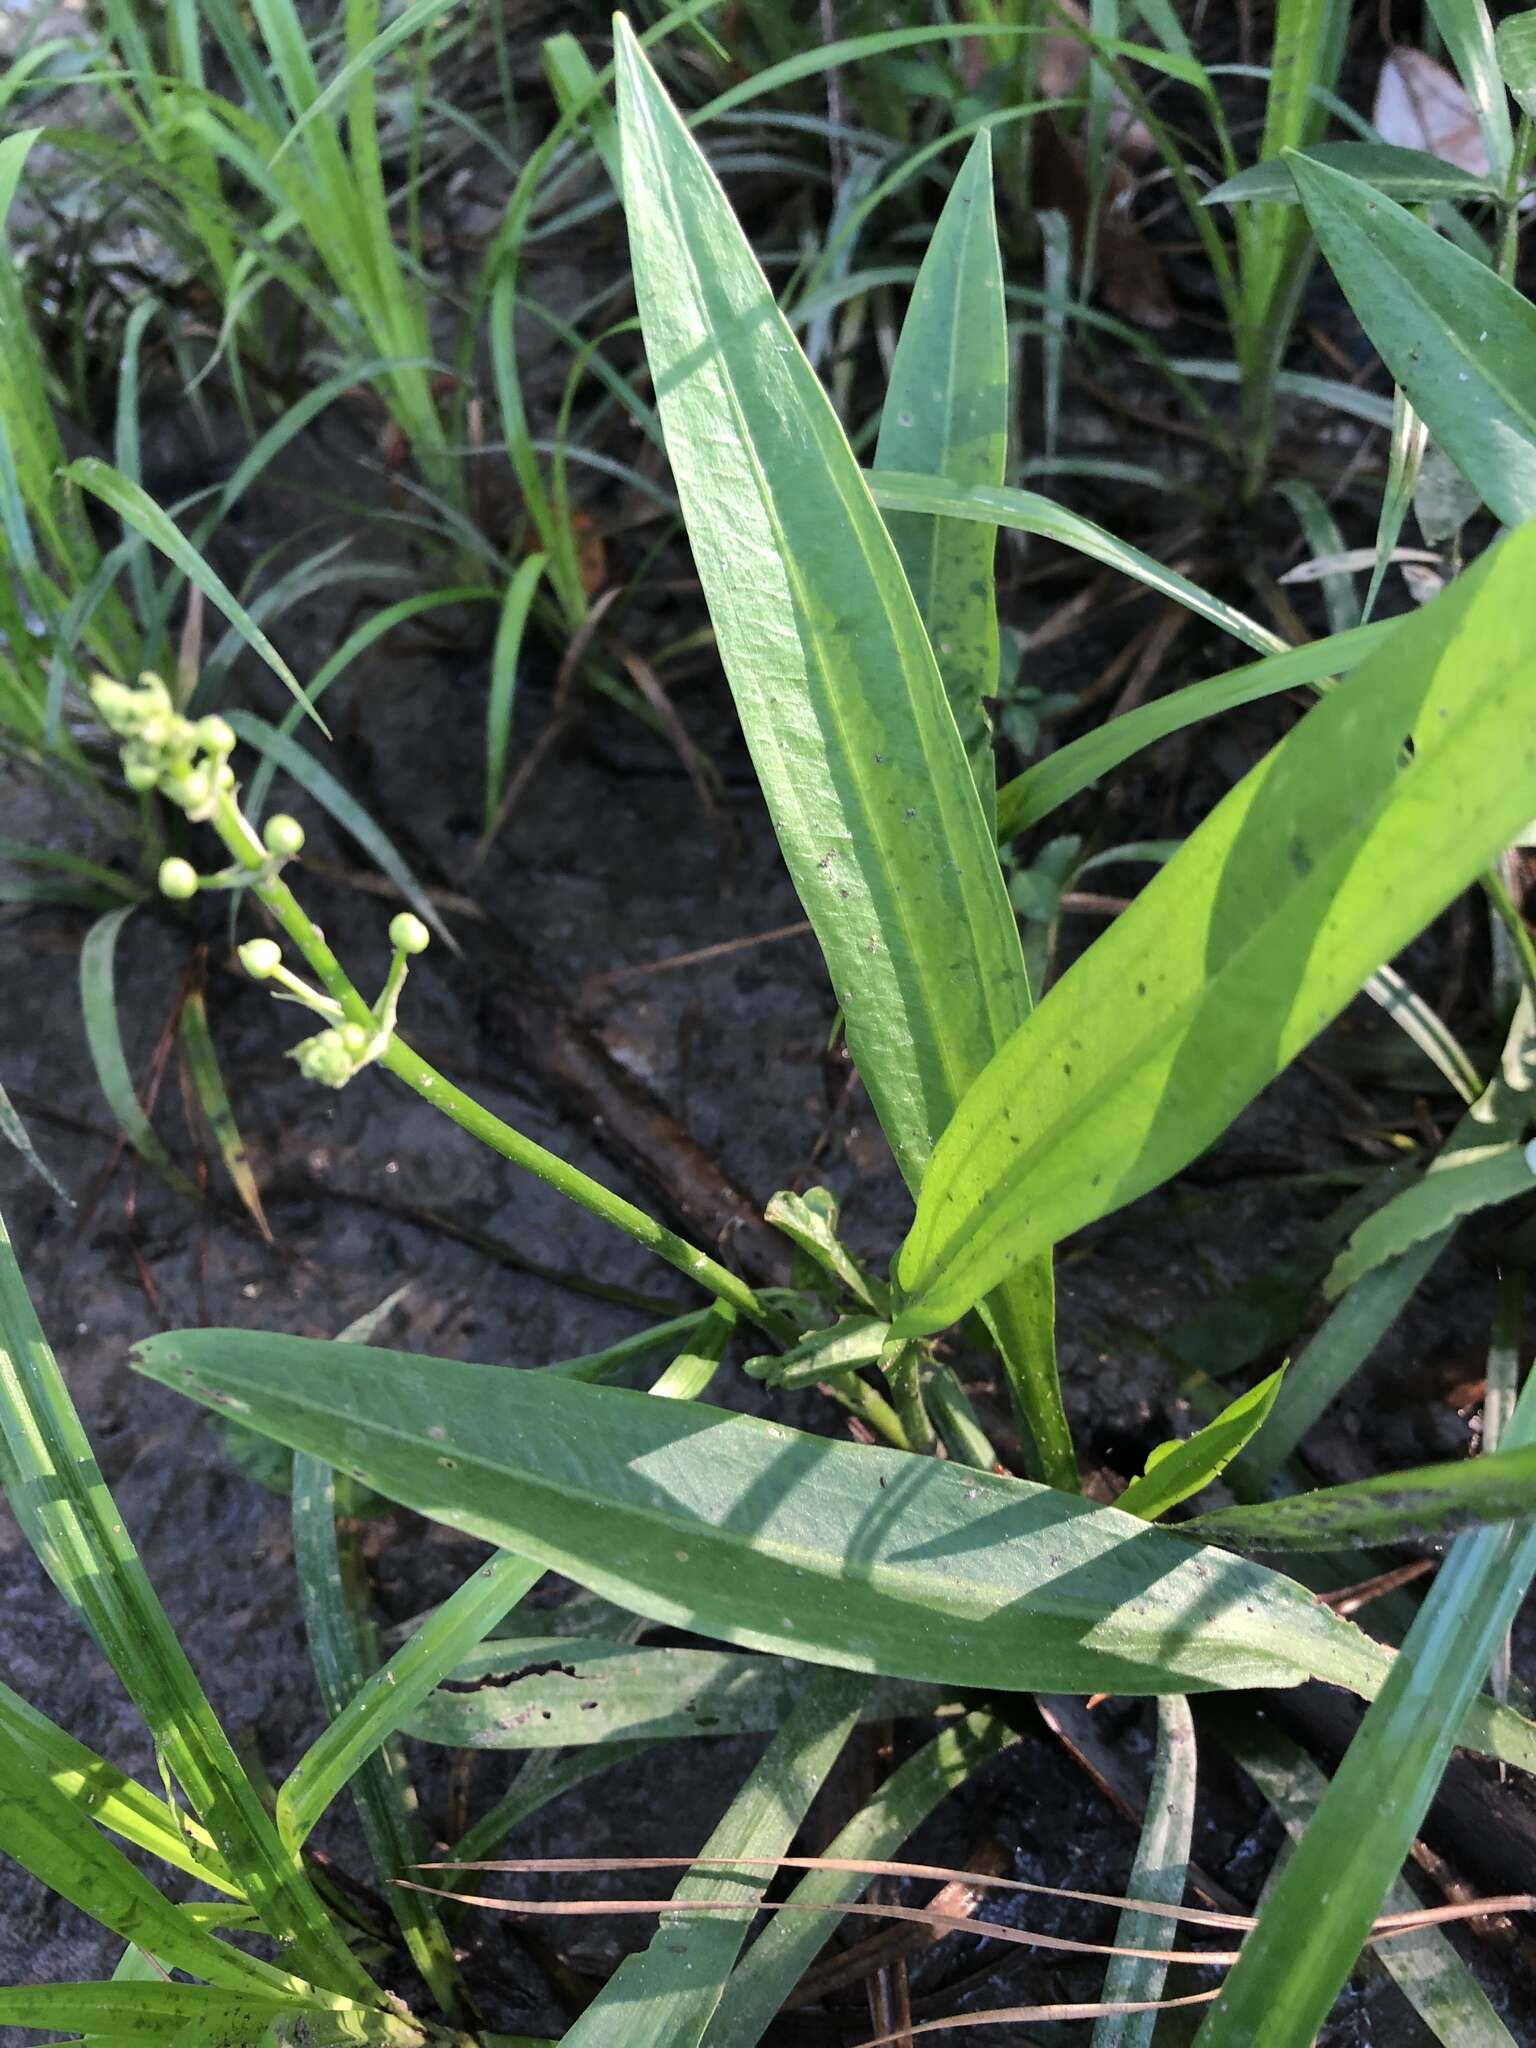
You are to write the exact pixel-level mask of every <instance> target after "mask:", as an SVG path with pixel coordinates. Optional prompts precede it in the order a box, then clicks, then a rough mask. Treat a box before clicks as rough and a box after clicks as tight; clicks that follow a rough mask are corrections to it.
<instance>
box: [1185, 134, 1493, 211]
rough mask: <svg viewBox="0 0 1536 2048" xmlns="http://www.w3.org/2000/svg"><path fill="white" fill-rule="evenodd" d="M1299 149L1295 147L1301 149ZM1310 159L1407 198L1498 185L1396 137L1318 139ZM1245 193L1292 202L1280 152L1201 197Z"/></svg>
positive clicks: (1292, 186)
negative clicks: (1388, 139) (1389, 139)
mask: <svg viewBox="0 0 1536 2048" xmlns="http://www.w3.org/2000/svg"><path fill="white" fill-rule="evenodd" d="M1301 153H1302V152H1298V154H1301ZM1304 153H1305V156H1306V159H1307V161H1308V162H1309V163H1314V164H1322V165H1324V166H1325V167H1326V168H1327V169H1328V170H1332V171H1347V172H1348V173H1349V175H1350V177H1352V178H1358V179H1359V180H1360V181H1361V183H1362V184H1365V185H1370V186H1373V187H1374V188H1375V190H1376V191H1378V192H1385V193H1387V194H1388V195H1389V196H1390V197H1391V198H1393V199H1401V200H1403V201H1405V202H1407V203H1412V202H1414V201H1418V200H1426V199H1462V200H1466V199H1486V198H1487V197H1488V195H1489V194H1490V193H1491V192H1496V191H1497V190H1498V186H1497V184H1496V183H1495V181H1494V180H1493V179H1492V178H1491V177H1489V176H1488V175H1487V173H1486V172H1485V173H1484V174H1483V175H1482V176H1478V175H1477V173H1476V172H1474V171H1467V170H1463V169H1462V167H1461V165H1460V164H1452V163H1447V162H1446V160H1445V158H1444V157H1439V156H1431V155H1430V153H1429V151H1428V150H1426V149H1404V148H1402V147H1401V146H1400V145H1399V144H1398V143H1395V142H1318V143H1314V144H1313V146H1312V147H1311V148H1310V149H1309V150H1307V151H1305V152H1304ZM1246 199H1258V200H1266V201H1269V202H1271V203H1276V202H1277V203H1278V204H1280V205H1282V206H1294V205H1295V204H1296V199H1297V194H1296V181H1295V179H1294V178H1293V177H1292V176H1291V174H1290V171H1289V170H1288V169H1287V159H1286V158H1285V157H1279V156H1276V157H1270V158H1269V159H1268V160H1267V161H1266V162H1264V163H1257V164H1250V165H1249V166H1248V168H1247V170H1246V171H1239V172H1238V174H1237V176H1236V177H1235V178H1228V179H1227V180H1226V182H1225V183H1224V184H1221V185H1218V186H1217V187H1216V189H1215V190H1214V191H1213V192H1207V193H1206V195H1205V198H1204V201H1203V202H1202V203H1203V204H1204V205H1206V206H1236V205H1237V204H1238V203H1239V201H1241V200H1246Z"/></svg>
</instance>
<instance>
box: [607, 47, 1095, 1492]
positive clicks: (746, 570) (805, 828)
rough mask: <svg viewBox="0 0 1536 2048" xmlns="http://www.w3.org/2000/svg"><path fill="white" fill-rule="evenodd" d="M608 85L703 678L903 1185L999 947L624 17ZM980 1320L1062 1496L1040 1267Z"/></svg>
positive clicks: (750, 312)
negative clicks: (723, 701)
mask: <svg viewBox="0 0 1536 2048" xmlns="http://www.w3.org/2000/svg"><path fill="white" fill-rule="evenodd" d="M617 65H618V80H619V122H620V130H621V134H622V137H623V160H624V163H623V168H624V199H625V211H626V215H627V218H628V222H629V235H630V248H631V254H632V258H633V263H634V271H635V290H636V297H637V301H638V304H639V308H640V320H641V326H642V329H643V331H644V335H645V346H646V355H647V358H648V360H649V363H650V368H651V373H652V377H653V379H654V381H655V386H656V392H657V400H658V408H659V411H660V414H661V419H662V426H663V429H664V432H665V436H666V442H667V450H668V454H669V456H670V458H671V462H672V468H673V474H674V477H675V479H676V483H677V490H678V497H679V501H680V503H681V505H682V508H683V516H684V519H685V522H686V524H687V527H688V534H689V539H690V541H691V542H692V546H693V552H694V559H695V562H696V563H697V566H698V570H699V575H700V579H701V581H702V583H703V586H704V594H705V597H706V599H707V600H708V603H709V609H710V616H711V618H712V619H713V621H714V626H715V633H716V638H717V640H718V643H719V648H720V656H721V661H722V663H723V665H724V668H725V672H726V676H727V678H728V679H729V681H730V684H731V688H732V691H733V693H734V695H735V699H736V704H737V708H738V711H739V713H740V716H741V722H742V728H743V731H744V733H745V735H746V740H747V745H748V747H749V749H750V750H751V753H752V757H753V761H754V763H755V765H756V768H757V774H758V779H759V781H760V782H761V784H762V787H763V793H764V796H765V798H766V800H767V803H768V809H769V813H770V815H771V817H772V819H773V824H774V830H775V832H776V833H777V835H778V840H779V845H780V848H781V850H782V852H783V854H784V858H785V862H786V864H787V865H788V868H789V871H790V875H791V878H792V879H793V881H794V884H795V888H796V890H797V891H798V893H799V896H800V900H801V902H802V903H803V904H804V905H805V909H806V914H807V916H808V917H809V918H810V920H811V923H812V925H813V926H814V928H815V931H816V936H817V939H818V941H819V942H820V945H821V949H822V952H823V954H824V956H825V958H826V962H827V967H828V970H829V972H830V975H831V979H832V986H833V989H834V991H835V992H836V996H837V1000H838V1002H839V1003H840V1004H841V1006H842V1010H843V1015H844V1018H845V1021H846V1027H847V1033H848V1043H849V1047H850V1050H851V1051H852V1053H853V1056H854V1058H855V1060H856V1061H857V1062H858V1066H859V1071H860V1074H861V1075H862V1077H863V1079H864V1082H865V1084H866V1086H867V1087H868V1089H869V1093H870V1099H871V1101H872V1102H873V1103H874V1105H875V1110H876V1113H877V1115H878V1116H879V1119H880V1123H881V1126H882V1128H883V1129H884V1131H885V1134H886V1137H887V1138H888V1139H889V1141H890V1144H891V1148H892V1150H893V1151H894V1153H895V1155H896V1160H897V1163H898V1165H899V1166H900V1168H901V1170H902V1173H903V1174H904V1175H905V1177H906V1179H907V1182H908V1185H909V1186H910V1187H913V1188H915V1187H916V1185H917V1183H918V1182H919V1180H920V1179H921V1177H922V1174H923V1170H924V1168H925V1166H926V1164H927V1161H928V1158H929V1155H930V1153H931V1150H932V1148H933V1146H934V1144H935V1142H936V1141H937V1139H938V1137H939V1134H940V1132H941V1131H942V1130H943V1128H944V1126H945V1125H946V1124H947V1123H948V1121H949V1119H950V1117H951V1116H952V1115H953V1113H954V1109H955V1106H956V1104H957V1103H958V1101H959V1099H960V1097H961V1095H962V1094H963V1093H964V1091H965V1089H966V1087H967V1086H968V1085H969V1083H970V1082H971V1080H972V1079H973V1078H974V1076H975V1075H976V1074H977V1073H978V1072H979V1071H980V1070H981V1068H982V1067H983V1066H984V1065H985V1064H986V1061H987V1060H988V1059H989V1058H990V1057H991V1055H992V1053H993V1051H994V1050H995V1049H996V1047H997V1046H998V1045H999V1044H1001V1043H1002V1041H1003V1040H1004V1038H1006V1037H1007V1035H1008V1034H1009V1033H1010V1032H1011V1031H1012V1030H1013V1029H1014V1028H1015V1026H1016V1025H1017V1024H1018V1023H1019V1021H1020V1020H1021V1019H1022V1018H1023V1017H1024V1016H1025V1015H1026V1014H1027V1013H1028V1009H1029V987H1028V982H1027V979H1026V976H1025V972H1024V956H1023V952H1022V949H1021V947H1020V944H1019V935H1018V931H1017V929H1016V927H1015V924H1014V919H1013V913H1012V910H1011V909H1010V907H1009V903H1008V897H1007V892H1006V890H1005V889H1004V887H1003V879H1002V873H1001V870H1000V869H999V867H998V863H997V856H996V852H995V848H994V844H993V839H992V834H991V831H990V828H989V826H988V823H987V818H986V815H985V813H984V812H983V810H982V806H981V802H980V799H979V797H978V795H977V792H976V786H975V783H974V781H973V780H972V777H971V772H970V768H969V765H968V763H967V761H966V758H965V749H964V747H963V746H962V745H961V742H960V736H959V733H958V731H957V729H956V726H955V721H954V717H953V714H952V713H951V711H950V708H949V702H948V699H947V698H946V696H945V693H944V685H943V682H942V680H941V678H940V675H939V671H938V668H937V666H936V664H935V661H934V656H933V651H932V649H931V648H930V646H929V644H928V640H927V637H926V635H925V633H924V631H923V625H922V620H921V619H920V617H919V616H918V611H917V606H916V604H915V603H914V601H913V598H912V593H911V591H910V590H909V589H908V587H907V582H906V578H905V576H904V575H903V573H902V568H901V563H900V560H899V559H898V557H897V554H896V550H895V548H894V547H893V546H892V543H891V539H890V535H889V534H888V533H887V532H886V530H885V527H884V525H883V523H882V522H881V519H880V515H879V513H878V512H877V511H876V510H875V506H874V503H873V501H872V500H871V498H870V495H869V491H868V489H867V488H866V485H865V482H864V479H863V477H862V475H861V473H860V471H859V468H858V465H857V463H856V462H855V460H854V457H853V453H852V450H851V449H850V448H849V446H848V442H847V438H846V436H845V435H844V433H843V430H842V427H841V425H840V424H839V421H838V419H837V415H836V414H835V413H834V412H833V410H832V407H831V405H830V404H829V402H828V400H827V397H826V394H825V393H824V392H823V390H822V388H821V386H820V384H819V383H818V382H817V380H816V376H815V373H814V372H813V370H812V369H811V366H810V364H809V363H808V362H807V361H806V358H805V356H804V354H803V353H802V351H801V349H800V346H799V344H798V342H797V341H796V340H795V337H794V334H793V332H792V331H791V329H790V328H789V326H788V324H787V323H786V322H785V320H784V318H783V316H782V314H781V313H780V312H779V309H778V306H777V305H776V303H775V301H774V297H773V293H772V291H771V290H770V288H769V285H768V282H767V280H766V279H765V278H764V276H763V273H762V271H761V270H760V269H759V267H758V264H757V261H756V259H755V258H754V256H753V254H752V252H751V250H750V248H749V247H748V246H747V243H746V240H745V238H744V236H743V235H742V232H741V229H740V228H739V226H738V225H737V223H736V221H735V219H734V217H733V215H732V213H731V210H730V207H729V204H728V203H727V201H726V198H725V195H724V193H723V192H722V191H721V189H720V187H719V185H718V183H717V182H716V180H715V178H714V175H713V173H712V172H711V170H710V168H709V165H708V164H707V163H706V162H705V160H704V158H703V156H702V155H701V154H700V152H699V150H698V148H697V146H696V144H695V143H694V142H693V140H692V139H691V137H690V136H689V134H688V131H687V129H686V128H685V127H684V125H683V123H682V121H681V120H680V119H679V118H678V115H677V112H676V110H675V109H674V108H673V106H672V104H671V102H670V101H669V100H668V99H667V97H666V94H665V93H664V92H663V90H662V88H661V86H660V84H659V82H658V81H657V79H656V76H655V73H654V72H653V71H652V70H651V68H650V66H649V64H648V63H647V62H646V60H645V58H644V56H643V55H642V54H641V52H640V50H639V48H638V47H637V45H636V43H635V41H634V37H633V35H632V34H631V32H630V30H629V28H628V26H627V24H626V23H625V22H624V21H623V20H622V19H620V21H619V22H618V25H617ZM917 509H919V510H921V509H925V508H922V507H919V508H917ZM995 1314H996V1317H997V1321H998V1324H999V1327H1000V1328H1001V1329H1002V1332H1003V1350H1004V1356H1005V1359H1006V1360H1007V1363H1008V1366H1009V1371H1010V1378H1011V1380H1012V1382H1013V1386H1014V1391H1015V1395H1016V1398H1017V1399H1018V1401H1019V1404H1020V1409H1021V1413H1022V1414H1023V1417H1024V1419H1025V1421H1026V1423H1027V1424H1028V1427H1029V1430H1030V1433H1031V1434H1032V1436H1033V1437H1034V1439H1035V1443H1036V1446H1037V1449H1038V1452H1039V1456H1040V1459H1041V1462H1042V1465H1043V1467H1044V1469H1045V1471H1046V1473H1047V1476H1049V1477H1051V1478H1053V1479H1055V1480H1058V1481H1059V1482H1060V1483H1062V1484H1065V1485H1071V1484H1074V1483H1075V1479H1076V1467H1075V1463H1074V1461H1073V1458H1072V1452H1071V1443H1070V1438H1069V1435H1068V1432H1067V1427H1066V1420H1065V1416H1064V1414H1063V1412H1062V1409H1061V1404H1060V1393H1059V1389H1058V1387H1057V1385H1056V1379H1055V1363H1054V1346H1053V1340H1052V1330H1051V1294H1050V1281H1049V1271H1048V1267H1047V1266H1046V1265H1045V1264H1044V1262H1037V1263H1036V1266H1035V1268H1034V1269H1033V1270H1032V1271H1031V1272H1030V1273H1029V1274H1026V1275H1024V1276H1023V1277H1022V1278H1021V1279H1020V1280H1019V1282H1018V1283H1017V1285H1016V1286H1015V1287H1014V1289H1012V1290H1011V1295H1010V1298H1009V1299H1007V1300H1006V1301H1003V1302H1000V1303H999V1304H997V1305H996V1306H995Z"/></svg>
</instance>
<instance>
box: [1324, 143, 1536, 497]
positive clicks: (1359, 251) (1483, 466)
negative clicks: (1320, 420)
mask: <svg viewBox="0 0 1536 2048" xmlns="http://www.w3.org/2000/svg"><path fill="white" fill-rule="evenodd" d="M1286 161H1287V163H1288V164H1289V166H1290V170H1291V175H1292V176H1293V177H1294V178H1295V180H1296V189H1297V190H1298V191H1299V192H1300V194H1301V199H1302V204H1303V205H1304V206H1305V207H1306V209H1307V216H1308V218H1309V220H1310V221H1311V223H1312V227H1313V231H1314V233H1315V234H1316V236H1317V239H1318V243H1319V245H1320V246H1321V248H1322V251H1323V254H1324V255H1325V256H1326V257H1327V259H1328V262H1329V265H1330V267H1331V269H1332V270H1333V273H1334V275H1335V277H1336V278H1337V279H1338V281H1339V284H1340V286H1341V288H1342V289H1343V292H1344V296H1345V297H1346V298H1347V299H1348V300H1349V303H1350V305H1351V306H1352V307H1353V308H1354V311H1355V315H1356V317H1357V318H1358V320H1359V322H1360V325H1361V326H1362V327H1363V328H1364V329H1365V331H1366V333H1367V334H1368V335H1369V336H1370V339H1371V341H1372V342H1373V344H1374V345H1375V348H1376V351H1377V353H1378V355H1380V357H1381V359H1382V361H1383V362H1384V363H1385V364H1386V366H1387V368H1388V369H1389V370H1390V371H1391V373H1392V375H1393V377H1394V378H1395V380H1396V381H1397V383H1398V384H1400V385H1401V386H1402V388H1403V390H1404V392H1406V394H1407V396H1408V401H1409V403H1410V404H1411V405H1412V407H1413V409H1414V411H1415V412H1416V413H1417V414H1418V415H1419V417H1420V419H1422V420H1423V421H1424V423H1425V425H1426V426H1427V427H1428V429H1429V432H1430V433H1431V435H1432V436H1433V437H1434V439H1435V441H1436V442H1437V443H1438V444H1439V445H1440V447H1442V448H1443V449H1444V450H1445V451H1446V453H1447V454H1448V455H1449V456H1450V458H1451V460H1452V461H1453V462H1454V463H1455V464H1456V466H1457V468H1458V469H1460V470H1461V471H1462V473H1463V475H1464V476H1466V478H1467V479H1468V481H1469V482H1470V483H1471V484H1472V485H1473V486H1474V488H1475V489H1476V490H1477V491H1478V492H1480V493H1481V495H1482V498H1483V500H1484V502H1485V503H1486V504H1488V505H1490V506H1491V507H1492V508H1493V510H1494V511H1495V512H1496V513H1497V514H1498V516H1499V518H1500V519H1502V520H1504V521H1506V522H1507V523H1508V524H1511V525H1513V524H1515V523H1516V522H1518V521H1519V520H1522V519H1529V518H1530V517H1531V516H1532V515H1533V514H1536V306H1532V304H1531V303H1530V301H1529V300H1528V299H1526V298H1524V297H1522V296H1521V294H1520V293H1519V292H1517V291H1516V290H1515V289H1514V287H1513V286H1512V285H1507V284H1506V283H1505V282H1504V280H1503V279H1502V278H1501V277H1498V276H1496V275H1495V274H1494V272H1493V271H1492V270H1490V269H1489V268H1488V266H1487V265H1486V264H1485V263H1479V262H1478V260H1477V258H1476V257H1475V256H1469V255H1468V254H1467V253H1466V251H1465V250H1463V249H1458V248H1456V247H1454V245H1453V244H1452V243H1450V242H1448V241H1446V239H1445V238H1444V236H1442V235H1438V234H1436V233H1435V231H1434V229H1433V228H1430V227H1426V226H1425V225H1424V223H1423V222H1422V221H1419V220H1416V219H1415V218H1414V216H1413V215H1412V214H1411V213H1409V212H1407V211H1406V209H1405V208H1403V207H1401V206H1398V205H1397V204H1396V203H1395V202H1394V201H1393V200H1390V199H1387V198H1385V197H1384V196H1383V195H1382V194H1380V193H1377V192H1373V191H1372V189H1371V187H1370V186H1369V185H1363V184H1361V183H1360V181H1359V179H1358V178H1351V177H1349V176H1348V175H1347V173H1345V172H1343V171H1333V170H1328V169H1326V168H1325V167H1324V166H1323V165H1321V164H1318V163H1314V162H1313V161H1311V159H1309V158H1307V157H1304V156H1292V157H1288V158H1287V159H1286Z"/></svg>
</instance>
